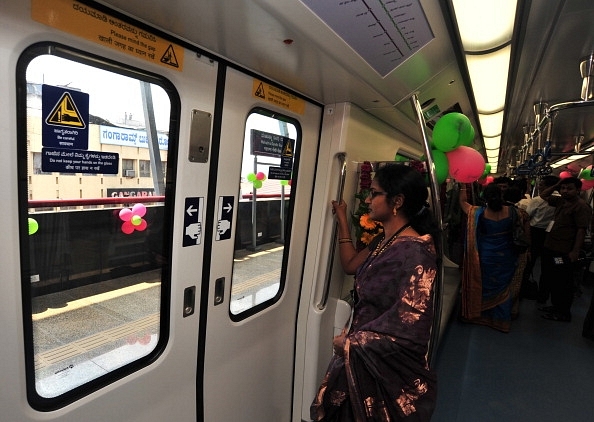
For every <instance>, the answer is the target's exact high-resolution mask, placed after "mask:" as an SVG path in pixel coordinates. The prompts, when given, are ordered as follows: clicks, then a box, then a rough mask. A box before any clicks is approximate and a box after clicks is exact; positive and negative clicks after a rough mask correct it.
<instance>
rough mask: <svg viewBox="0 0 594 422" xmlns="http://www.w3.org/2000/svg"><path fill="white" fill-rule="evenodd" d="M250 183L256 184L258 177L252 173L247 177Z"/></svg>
mask: <svg viewBox="0 0 594 422" xmlns="http://www.w3.org/2000/svg"><path fill="white" fill-rule="evenodd" d="M247 179H248V182H254V181H255V180H257V179H256V175H255V174H254V173H250V174H248V175H247Z"/></svg>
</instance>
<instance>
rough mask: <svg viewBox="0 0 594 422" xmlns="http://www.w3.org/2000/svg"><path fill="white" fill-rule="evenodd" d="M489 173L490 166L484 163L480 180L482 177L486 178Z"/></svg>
mask: <svg viewBox="0 0 594 422" xmlns="http://www.w3.org/2000/svg"><path fill="white" fill-rule="evenodd" d="M489 173H491V164H489V163H485V171H483V175H482V176H481V179H482V178H483V177H487V176H488V175H489Z"/></svg>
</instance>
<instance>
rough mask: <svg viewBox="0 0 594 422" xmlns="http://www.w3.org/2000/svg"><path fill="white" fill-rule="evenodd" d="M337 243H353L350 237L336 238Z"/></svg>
mask: <svg viewBox="0 0 594 422" xmlns="http://www.w3.org/2000/svg"><path fill="white" fill-rule="evenodd" d="M338 243H353V241H352V240H351V239H346V238H345V239H338Z"/></svg>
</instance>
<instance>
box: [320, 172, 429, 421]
mask: <svg viewBox="0 0 594 422" xmlns="http://www.w3.org/2000/svg"><path fill="white" fill-rule="evenodd" d="M427 197H428V193H427V187H426V183H425V179H424V178H423V176H422V175H421V174H420V173H419V172H418V171H417V170H415V169H413V168H411V167H408V166H404V165H388V166H385V167H382V168H380V169H379V170H378V171H377V172H376V175H375V177H374V179H373V181H372V183H371V188H370V190H369V194H368V196H367V198H366V200H365V202H366V203H367V204H368V206H369V217H370V218H372V219H373V220H375V221H378V222H381V224H382V226H383V229H384V231H383V233H382V234H379V235H378V236H377V237H376V238H375V239H374V240H373V241H372V242H371V243H370V245H369V247H368V248H366V249H363V250H362V251H359V252H358V251H357V250H356V249H355V246H354V245H353V242H352V241H351V238H350V230H349V225H348V221H347V213H346V204H345V203H344V201H341V202H340V203H337V202H333V203H332V206H333V212H334V213H335V214H336V219H337V222H338V234H339V240H338V242H339V253H340V259H341V263H342V266H343V269H344V271H345V272H346V273H348V274H355V289H354V300H355V302H354V308H353V317H352V322H351V325H350V327H349V328H348V329H345V330H344V331H343V333H342V334H341V335H339V336H337V337H335V339H334V342H333V346H334V355H333V357H332V359H331V361H330V364H329V367H328V371H327V373H326V376H325V377H324V380H323V381H322V384H321V386H320V388H319V391H318V394H317V395H316V397H315V399H314V401H313V403H312V406H311V417H312V419H313V420H315V421H429V420H430V418H431V415H432V413H433V409H434V407H435V401H436V395H437V390H436V388H437V385H436V384H437V383H436V377H435V374H434V373H433V371H432V370H431V369H430V368H429V364H428V360H427V351H428V343H429V339H430V334H431V326H432V322H433V315H434V310H433V286H434V281H435V277H436V273H437V260H436V250H435V245H434V242H433V238H434V235H435V231H436V227H437V226H436V224H435V223H434V220H433V218H432V215H431V213H430V211H429V209H428V203H427Z"/></svg>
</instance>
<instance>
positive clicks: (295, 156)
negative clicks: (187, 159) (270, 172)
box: [227, 107, 303, 322]
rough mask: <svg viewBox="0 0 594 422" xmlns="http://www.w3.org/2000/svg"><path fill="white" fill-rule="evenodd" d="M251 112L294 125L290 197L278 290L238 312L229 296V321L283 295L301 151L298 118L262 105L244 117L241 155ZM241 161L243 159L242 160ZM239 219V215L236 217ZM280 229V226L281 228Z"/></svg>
mask: <svg viewBox="0 0 594 422" xmlns="http://www.w3.org/2000/svg"><path fill="white" fill-rule="evenodd" d="M252 114H260V115H262V116H265V117H268V118H272V119H276V120H278V121H280V122H285V123H287V124H291V125H293V126H294V127H295V131H296V135H295V145H294V147H293V148H294V149H293V152H294V153H293V167H292V178H291V199H290V201H289V206H288V207H287V214H286V217H285V218H286V220H285V233H284V234H285V241H284V244H283V247H284V249H283V257H282V260H281V268H280V276H279V288H278V291H277V292H276V294H275V295H274V296H273V297H271V298H269V299H267V300H265V301H263V302H261V303H259V304H257V305H254V306H252V307H250V308H247V309H246V310H244V311H241V312H238V313H233V312H232V311H231V304H232V302H233V301H232V300H231V298H230V300H229V306H228V309H227V310H228V313H229V318H230V319H231V321H233V322H240V321H242V320H244V319H247V318H249V317H251V316H253V315H255V314H258V313H260V312H262V311H263V310H265V309H267V308H269V307H270V306H272V305H274V304H275V303H276V302H278V301H279V300H280V298H281V297H282V295H283V292H284V290H285V283H286V279H287V266H288V260H289V253H290V240H291V228H292V227H293V215H294V214H293V210H294V207H295V199H296V198H295V195H294V192H296V186H297V180H298V168H299V156H300V152H301V145H302V143H303V141H302V139H303V130H302V128H301V123H300V122H299V120H297V119H296V118H293V117H290V116H287V115H284V114H280V113H278V112H276V111H272V110H269V109H267V108H264V107H254V108H252V109H251V110H250V111H249V112H248V114H247V116H246V118H245V125H244V132H243V133H244V139H243V144H242V145H243V152H242V157H244V156H245V153H246V151H245V145H246V139H245V133H246V130H247V122H248V119H249V117H250V116H251V115H252ZM266 158H270V157H266ZM242 162H243V160H242ZM238 190H239V192H238V203H239V200H240V199H241V184H240V185H239V186H238ZM237 218H238V219H239V217H237ZM236 230H239V227H237V228H236ZM281 230H282V228H281ZM233 255H234V257H235V249H234V251H233ZM234 271H235V263H234V265H233V267H232V269H231V286H230V289H231V294H232V291H233V274H234Z"/></svg>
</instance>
